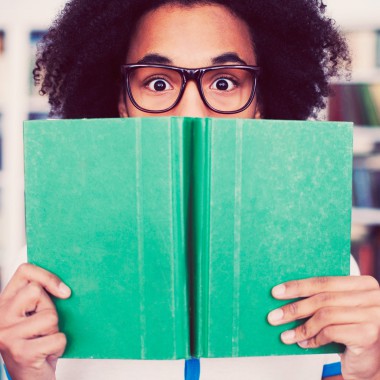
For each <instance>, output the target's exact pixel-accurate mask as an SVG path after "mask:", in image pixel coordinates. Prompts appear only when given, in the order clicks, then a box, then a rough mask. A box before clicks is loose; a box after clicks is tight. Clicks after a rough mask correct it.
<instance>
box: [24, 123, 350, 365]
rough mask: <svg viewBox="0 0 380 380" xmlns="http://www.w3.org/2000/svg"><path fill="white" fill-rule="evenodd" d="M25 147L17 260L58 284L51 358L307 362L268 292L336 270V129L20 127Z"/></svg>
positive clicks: (343, 145)
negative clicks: (290, 341) (62, 347)
mask: <svg viewBox="0 0 380 380" xmlns="http://www.w3.org/2000/svg"><path fill="white" fill-rule="evenodd" d="M24 144H25V186H26V187H25V191H26V194H25V196H26V227H27V243H28V257H29V261H30V262H32V263H34V264H37V265H40V266H42V267H44V268H46V269H48V270H49V271H51V272H53V273H55V274H57V275H58V276H59V277H61V278H62V279H63V281H64V282H65V283H66V284H68V286H70V287H71V289H72V297H71V298H70V299H69V300H64V301H62V300H56V306H57V309H58V313H59V317H60V327H61V329H62V331H63V332H65V333H66V335H67V338H68V346H67V349H66V352H65V356H66V357H79V358H88V357H94V358H131V359H136V358H140V359H179V358H188V357H190V356H196V357H235V356H259V355H285V354H286V355H289V354H304V353H306V352H305V350H304V349H301V348H300V347H298V346H297V345H292V346H287V345H285V344H283V343H281V341H280V337H279V335H280V333H281V332H282V331H284V330H286V329H288V328H290V327H292V326H294V325H295V324H291V325H287V326H276V327H273V326H270V325H269V324H268V322H267V315H268V313H269V312H270V311H271V310H273V309H275V308H277V307H280V306H281V305H282V304H283V303H284V302H283V301H278V300H275V299H273V298H272V296H271V288H272V287H273V286H275V285H277V284H280V283H282V282H284V281H288V280H295V279H301V278H308V277H313V276H321V275H323V276H326V275H348V274H349V254H350V217H351V173H352V125H351V123H332V122H311V121H278V120H243V119H207V118H206V119H199V118H177V117H172V118H166V117H159V118H156V117H152V118H128V119H84V120H47V121H28V122H25V126H24ZM298 323H300V322H298ZM339 349H340V348H339V347H338V346H337V345H329V346H327V347H323V348H320V349H315V350H308V351H307V353H322V352H336V351H337V350H338V351H339Z"/></svg>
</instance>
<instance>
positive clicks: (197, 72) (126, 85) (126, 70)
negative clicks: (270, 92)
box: [121, 63, 260, 114]
mask: <svg viewBox="0 0 380 380" xmlns="http://www.w3.org/2000/svg"><path fill="white" fill-rule="evenodd" d="M138 68H158V69H169V70H173V71H176V72H178V73H180V74H181V77H182V86H181V89H180V92H179V94H178V97H177V100H176V101H175V102H174V104H172V105H171V106H170V107H168V108H166V109H164V110H149V109H146V108H143V107H141V106H139V105H138V104H137V103H136V101H135V99H134V98H133V95H132V91H131V86H130V80H129V76H130V73H131V72H132V71H133V70H135V69H138ZM226 68H227V69H243V70H246V71H249V72H250V74H251V75H252V77H253V85H252V91H251V95H250V97H249V100H248V102H247V103H246V104H245V106H244V107H242V108H239V109H238V110H236V111H221V110H217V109H216V108H214V107H212V106H211V105H210V104H209V103H208V102H207V100H206V97H205V95H204V92H203V88H202V78H203V76H204V75H205V74H206V73H207V72H209V71H213V70H220V69H226ZM121 72H122V76H123V90H124V91H123V96H124V103H125V105H127V98H126V94H128V97H129V99H130V100H131V102H132V104H133V105H134V106H135V107H136V108H137V109H139V110H140V111H143V112H148V113H164V112H168V111H170V110H171V109H173V108H174V107H176V106H177V105H178V103H179V102H180V101H181V99H182V96H183V94H184V92H185V89H186V85H187V82H188V81H189V80H194V81H195V82H196V84H197V88H198V92H199V94H200V96H201V99H202V101H203V103H204V104H205V105H206V106H207V107H208V108H209V109H211V110H212V111H214V112H217V113H220V114H234V113H239V112H242V111H244V110H246V109H247V108H248V107H249V106H250V105H251V103H252V101H253V99H254V98H255V95H256V87H257V76H258V74H259V72H260V67H259V66H251V65H221V66H209V67H201V68H196V69H186V68H183V67H177V66H169V65H159V64H142V63H141V64H129V65H122V66H121Z"/></svg>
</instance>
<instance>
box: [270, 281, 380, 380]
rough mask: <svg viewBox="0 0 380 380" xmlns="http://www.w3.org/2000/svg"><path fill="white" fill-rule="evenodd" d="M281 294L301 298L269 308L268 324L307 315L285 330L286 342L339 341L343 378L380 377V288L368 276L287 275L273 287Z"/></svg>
mask: <svg viewBox="0 0 380 380" xmlns="http://www.w3.org/2000/svg"><path fill="white" fill-rule="evenodd" d="M272 295H273V297H275V298H277V299H281V300H286V299H294V298H304V297H306V298H304V299H302V300H299V301H296V302H293V303H290V304H288V305H286V306H283V307H281V308H279V309H276V310H274V311H272V312H271V313H269V315H268V321H269V323H271V324H272V325H281V324H284V323H288V322H291V321H295V320H298V319H302V318H309V319H308V320H307V321H306V322H305V323H304V324H302V325H300V326H299V327H297V328H295V329H294V330H289V331H285V332H284V333H282V334H281V339H282V341H283V342H284V343H286V344H293V343H297V344H298V345H299V346H300V347H303V348H314V347H319V346H323V345H325V344H328V343H331V342H337V343H342V344H344V345H345V346H346V350H345V352H344V354H343V355H342V356H341V357H342V374H343V378H344V379H345V380H354V379H355V380H358V379H360V380H378V379H380V289H379V283H378V282H377V281H376V280H375V279H374V278H373V277H369V276H352V277H319V278H318V277H317V278H310V279H306V280H299V281H290V282H287V283H284V284H281V285H278V286H276V287H274V288H273V289H272Z"/></svg>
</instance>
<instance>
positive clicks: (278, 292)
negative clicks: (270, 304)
mask: <svg viewBox="0 0 380 380" xmlns="http://www.w3.org/2000/svg"><path fill="white" fill-rule="evenodd" d="M285 290H286V287H285V285H284V284H281V285H277V286H275V287H274V288H273V289H272V295H273V296H275V297H280V296H283V295H284V294H285Z"/></svg>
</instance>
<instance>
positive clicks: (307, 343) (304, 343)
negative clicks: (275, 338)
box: [297, 340, 309, 348]
mask: <svg viewBox="0 0 380 380" xmlns="http://www.w3.org/2000/svg"><path fill="white" fill-rule="evenodd" d="M297 344H298V345H299V346H300V347H302V348H307V346H308V345H309V341H308V340H303V341H302V342H298V343H297Z"/></svg>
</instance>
